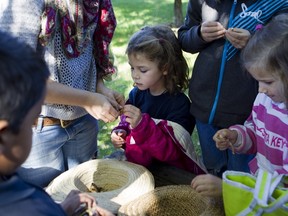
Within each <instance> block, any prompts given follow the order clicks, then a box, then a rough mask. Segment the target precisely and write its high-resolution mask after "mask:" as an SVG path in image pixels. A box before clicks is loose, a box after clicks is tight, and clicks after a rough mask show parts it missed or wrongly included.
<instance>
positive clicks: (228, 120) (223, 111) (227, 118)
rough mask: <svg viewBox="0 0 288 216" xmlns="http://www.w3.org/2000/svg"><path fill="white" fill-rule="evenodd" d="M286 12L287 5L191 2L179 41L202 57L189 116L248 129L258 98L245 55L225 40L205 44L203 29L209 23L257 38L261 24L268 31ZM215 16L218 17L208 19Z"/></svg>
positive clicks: (255, 0)
mask: <svg viewBox="0 0 288 216" xmlns="http://www.w3.org/2000/svg"><path fill="white" fill-rule="evenodd" d="M287 9H288V1H287V0H247V1H243V0H242V1H240V0H238V1H237V0H234V1H232V0H221V1H216V0H203V1H199V0H190V1H189V3H188V9H187V15H186V18H185V23H184V25H183V26H182V27H181V28H180V29H179V30H178V38H179V41H180V43H181V46H182V49H183V50H184V51H186V52H190V53H198V56H197V59H196V61H195V64H194V67H193V72H192V78H191V80H190V84H189V97H190V99H191V101H192V105H191V109H190V110H191V113H192V114H193V115H194V116H195V118H196V119H198V120H200V121H202V122H205V123H209V124H213V125H214V126H217V127H221V128H226V127H229V126H231V125H234V124H243V123H244V121H245V120H246V119H247V118H248V116H249V114H250V112H251V110H252V105H253V101H254V99H255V97H256V95H257V92H258V84H257V82H256V81H255V80H254V79H253V78H252V77H251V76H250V75H249V74H248V73H247V72H246V71H244V70H243V67H242V66H241V62H240V50H238V49H236V48H234V47H233V46H232V45H231V44H230V42H228V41H226V40H225V39H224V38H222V39H218V40H215V41H213V42H210V43H207V42H205V41H204V40H203V39H202V38H201V37H200V34H199V31H200V28H199V27H200V24H201V23H202V22H203V21H206V20H208V19H210V21H218V22H220V23H221V24H222V25H223V26H224V27H225V28H226V29H228V28H229V27H231V28H232V27H234V28H243V29H246V30H249V31H250V32H251V33H252V34H253V32H255V27H256V25H257V24H262V25H265V24H266V23H267V22H269V20H270V19H271V18H272V17H273V16H275V15H276V14H279V13H284V12H287ZM211 13H213V14H214V15H215V16H214V17H211V16H210V17H209V15H211ZM211 19H212V20H211Z"/></svg>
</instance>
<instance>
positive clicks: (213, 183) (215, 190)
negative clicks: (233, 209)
mask: <svg viewBox="0 0 288 216" xmlns="http://www.w3.org/2000/svg"><path fill="white" fill-rule="evenodd" d="M191 186H192V188H193V189H194V190H196V191H197V192H198V193H199V194H201V195H203V196H208V197H219V196H222V179H220V178H219V177H217V176H213V175H211V174H204V175H198V176H196V177H195V178H194V179H193V180H192V182H191Z"/></svg>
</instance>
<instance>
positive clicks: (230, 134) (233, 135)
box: [213, 129, 238, 154]
mask: <svg viewBox="0 0 288 216" xmlns="http://www.w3.org/2000/svg"><path fill="white" fill-rule="evenodd" d="M237 136H238V134H237V132H236V131H233V130H229V129H222V130H219V131H217V132H216V133H215V135H214V136H213V140H214V141H215V142H216V147H217V148H218V149H219V150H222V151H223V150H226V149H227V148H229V147H230V148H231V150H232V152H233V154H234V146H233V144H234V143H235V142H236V140H237Z"/></svg>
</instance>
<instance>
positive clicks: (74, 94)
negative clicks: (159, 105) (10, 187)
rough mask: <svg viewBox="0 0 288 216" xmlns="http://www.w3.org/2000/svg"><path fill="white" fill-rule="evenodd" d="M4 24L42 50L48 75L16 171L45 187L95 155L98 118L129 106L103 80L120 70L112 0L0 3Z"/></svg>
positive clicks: (3, 27)
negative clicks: (112, 49) (114, 51)
mask: <svg viewBox="0 0 288 216" xmlns="http://www.w3.org/2000/svg"><path fill="white" fill-rule="evenodd" d="M76 9H77V10H76ZM0 28H1V30H3V31H7V32H9V33H11V34H13V35H15V36H17V37H19V39H21V40H22V41H24V42H26V43H27V44H29V45H30V46H31V47H32V48H33V49H35V50H37V51H38V52H39V55H41V56H43V58H44V59H45V61H46V63H47V65H48V67H49V71H50V74H51V75H50V77H49V80H48V82H47V92H46V97H45V101H44V105H43V106H42V110H41V113H40V115H39V118H38V119H36V120H35V122H34V124H33V143H32V149H31V153H30V155H29V157H28V158H27V160H26V161H25V163H24V164H23V165H22V167H21V168H20V169H19V174H20V175H21V177H22V178H24V179H25V180H26V181H27V182H30V183H34V184H36V185H38V186H41V187H45V186H47V184H48V183H49V182H50V181H52V180H53V179H54V178H55V177H56V176H57V175H59V174H60V173H61V172H64V171H65V170H67V169H70V168H71V167H73V166H76V165H77V164H80V163H82V162H85V161H87V160H89V159H92V158H93V157H94V156H95V153H96V152H97V134H98V123H97V119H101V120H103V121H104V122H111V121H114V120H115V119H116V118H117V117H118V115H119V114H120V113H119V110H120V109H121V107H122V106H123V105H124V103H125V101H124V97H123V96H122V95H121V94H120V93H118V92H115V91H113V90H111V89H108V88H107V87H106V86H105V85H104V81H103V79H104V78H107V77H109V76H110V75H111V74H113V73H114V72H115V69H114V67H113V65H112V64H111V62H110V61H109V50H108V47H109V44H110V42H111V40H112V37H113V33H114V30H115V28H116V19H115V16H114V11H113V8H112V4H111V0H101V1H100V0H93V1H91V0H75V1H67V0H58V1H54V0H37V1H35V0H1V2H0ZM11 100H13V98H12V99H11Z"/></svg>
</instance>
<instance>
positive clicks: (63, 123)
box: [33, 117, 74, 128]
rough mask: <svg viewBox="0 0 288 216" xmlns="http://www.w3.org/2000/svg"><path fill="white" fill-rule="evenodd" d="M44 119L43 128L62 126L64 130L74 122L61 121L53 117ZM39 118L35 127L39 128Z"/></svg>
mask: <svg viewBox="0 0 288 216" xmlns="http://www.w3.org/2000/svg"><path fill="white" fill-rule="evenodd" d="M41 118H43V127H44V126H52V125H61V127H62V128H66V127H68V126H69V125H70V124H71V123H72V122H73V121H74V120H61V119H57V118H53V117H41ZM37 124H38V118H37V119H36V120H35V122H34V125H33V126H37Z"/></svg>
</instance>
